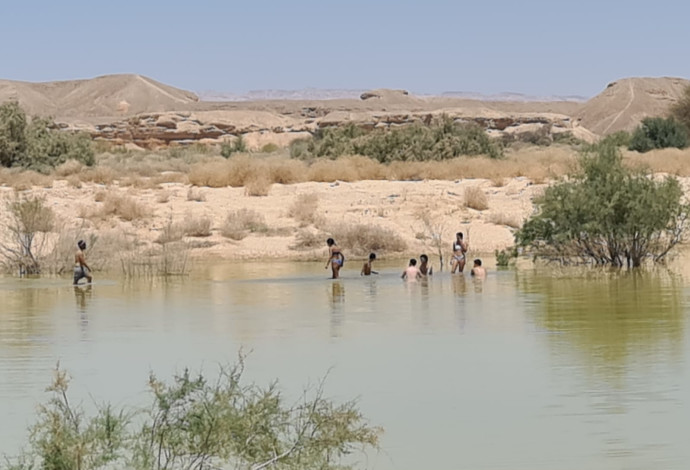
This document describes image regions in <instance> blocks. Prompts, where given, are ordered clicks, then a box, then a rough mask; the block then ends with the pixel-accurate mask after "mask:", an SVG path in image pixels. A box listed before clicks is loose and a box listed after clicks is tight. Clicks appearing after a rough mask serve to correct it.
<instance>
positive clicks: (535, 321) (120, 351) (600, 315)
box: [0, 263, 690, 470]
mask: <svg viewBox="0 0 690 470" xmlns="http://www.w3.org/2000/svg"><path fill="white" fill-rule="evenodd" d="M356 268H359V266H356ZM399 271H401V269H398V268H390V269H385V268H384V269H382V275H381V276H378V277H372V278H367V279H364V278H360V277H359V276H358V275H357V273H358V271H354V270H353V271H347V270H346V272H345V278H344V279H342V280H340V281H331V280H326V279H325V277H326V271H324V270H323V266H322V265H321V264H287V263H285V264H280V263H278V264H275V263H274V264H261V263H244V264H241V265H236V264H233V265H217V266H208V267H206V268H202V269H200V270H198V271H197V274H195V275H194V276H193V277H191V278H189V279H186V280H184V281H172V282H168V283H163V282H160V281H159V282H153V283H152V282H148V281H141V282H125V281H122V280H117V279H112V280H100V279H99V280H98V283H97V284H96V285H94V286H93V287H92V288H91V289H86V288H79V289H74V288H72V287H71V286H69V285H68V282H69V281H66V280H64V281H63V280H57V279H39V280H16V279H8V278H5V279H0V296H1V297H2V302H1V305H0V453H3V452H4V453H14V452H16V451H17V450H18V448H19V446H20V444H21V443H22V441H23V440H24V437H25V434H24V430H25V428H26V425H27V424H28V423H29V422H30V421H31V420H32V419H33V417H34V410H35V406H36V404H37V403H38V402H39V401H41V400H43V399H44V398H45V396H44V394H43V392H42V391H43V389H44V387H45V386H46V385H47V384H48V382H49V380H50V376H51V370H52V369H53V368H54V366H55V364H56V362H57V361H58V360H59V361H60V363H61V365H62V366H63V367H64V368H66V369H68V370H69V371H70V373H71V374H72V376H73V377H74V381H73V392H74V394H75V395H77V396H78V397H81V398H83V399H85V400H87V401H88V400H90V399H91V398H90V397H93V398H94V399H97V400H99V401H101V400H110V401H112V402H113V403H116V404H137V403H141V402H143V401H146V400H147V397H146V395H145V389H146V379H147V376H148V372H149V371H150V370H154V371H156V372H157V373H158V374H159V375H160V376H166V375H167V374H170V373H172V372H173V371H175V370H179V369H181V368H183V367H185V366H191V367H193V368H196V367H202V366H203V367H205V368H213V366H214V365H215V364H217V363H218V362H227V361H232V360H234V358H235V357H236V354H237V351H238V349H239V348H241V347H243V348H244V349H245V350H252V351H253V352H252V353H251V355H250V358H249V361H248V375H249V376H250V378H251V379H255V380H258V381H259V382H268V381H269V380H270V379H272V378H275V377H277V378H280V381H281V383H282V387H283V388H284V389H285V390H286V391H287V393H295V394H296V393H298V392H299V391H300V390H301V388H302V385H303V384H305V383H306V382H308V381H310V380H311V381H312V382H313V381H315V380H317V379H318V378H320V377H321V376H323V375H324V374H325V373H327V372H328V371H329V369H330V373H329V379H328V385H327V391H328V394H329V395H330V396H332V397H336V398H342V399H347V398H351V397H360V404H361V408H362V409H363V411H364V413H365V414H366V415H367V416H368V417H369V418H370V419H371V421H372V422H373V423H374V424H376V425H381V426H383V427H384V428H385V430H386V432H385V435H384V437H383V441H382V447H383V448H382V451H381V452H380V453H374V454H369V455H368V456H367V458H366V459H364V460H362V461H361V466H362V467H366V468H375V469H410V470H412V469H414V470H418V469H421V468H433V469H510V470H522V469H525V470H527V469H530V470H533V469H550V470H553V469H557V470H562V469H585V468H586V469H588V470H598V469H606V470H608V469H623V468H624V469H650V468H658V469H661V468H663V469H685V468H687V467H688V464H689V463H690V447H689V446H687V442H686V441H687V432H688V430H689V428H690V424H688V423H690V347H689V345H690V342H689V341H688V340H689V333H688V330H689V329H688V326H687V323H688V312H689V309H688V302H687V300H688V299H687V292H688V290H687V289H688V282H687V281H686V280H684V278H683V277H682V276H680V275H674V274H671V273H669V272H666V271H654V272H648V273H625V272H624V273H606V272H602V271H587V270H570V271H566V270H560V271H554V270H552V269H549V268H539V269H532V268H529V269H524V270H519V271H504V272H492V273H491V274H490V275H489V277H488V278H487V279H486V280H484V281H474V280H473V279H471V278H470V277H469V276H465V277H462V276H454V277H452V276H450V275H449V274H446V273H444V274H442V275H439V276H435V277H434V278H433V279H431V280H429V281H428V282H420V283H416V284H404V283H403V282H401V281H400V279H399V277H398V276H399Z"/></svg>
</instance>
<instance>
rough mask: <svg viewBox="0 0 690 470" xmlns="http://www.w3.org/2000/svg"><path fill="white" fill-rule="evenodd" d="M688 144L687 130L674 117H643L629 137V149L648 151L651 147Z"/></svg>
mask: <svg viewBox="0 0 690 470" xmlns="http://www.w3.org/2000/svg"><path fill="white" fill-rule="evenodd" d="M687 146H688V130H687V129H686V128H685V126H684V125H683V124H681V123H680V122H679V121H676V120H675V119H674V118H672V117H671V118H659V117H657V118H645V119H644V120H643V121H642V123H641V124H640V125H639V126H638V128H637V129H635V132H634V133H633V135H632V137H631V139H630V145H629V149H630V150H636V151H638V152H648V151H650V150H653V149H663V148H669V147H675V148H679V149H682V148H685V147H687Z"/></svg>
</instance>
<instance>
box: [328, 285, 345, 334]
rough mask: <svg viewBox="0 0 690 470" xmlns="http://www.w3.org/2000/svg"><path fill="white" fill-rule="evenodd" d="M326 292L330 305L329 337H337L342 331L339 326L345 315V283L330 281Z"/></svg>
mask: <svg viewBox="0 0 690 470" xmlns="http://www.w3.org/2000/svg"><path fill="white" fill-rule="evenodd" d="M327 292H328V304H329V305H330V307H331V320H330V324H331V337H332V338H337V337H338V336H340V335H341V333H342V331H341V327H342V324H343V318H344V316H345V285H344V284H343V281H341V280H333V281H331V286H330V288H329V289H327Z"/></svg>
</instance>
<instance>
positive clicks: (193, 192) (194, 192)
mask: <svg viewBox="0 0 690 470" xmlns="http://www.w3.org/2000/svg"><path fill="white" fill-rule="evenodd" d="M187 200H188V201H195V202H205V201H206V194H204V193H203V192H201V190H199V189H196V188H189V190H187Z"/></svg>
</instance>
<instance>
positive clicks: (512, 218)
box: [489, 212, 522, 228]
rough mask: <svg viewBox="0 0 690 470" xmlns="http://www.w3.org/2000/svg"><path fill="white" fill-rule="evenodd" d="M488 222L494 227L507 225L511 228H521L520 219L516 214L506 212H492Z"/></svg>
mask: <svg viewBox="0 0 690 470" xmlns="http://www.w3.org/2000/svg"><path fill="white" fill-rule="evenodd" d="M489 222H491V223H492V224H496V225H507V226H508V227H511V228H520V227H522V218H521V217H520V216H519V215H517V214H513V213H508V212H494V213H493V214H491V215H490V216H489Z"/></svg>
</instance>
